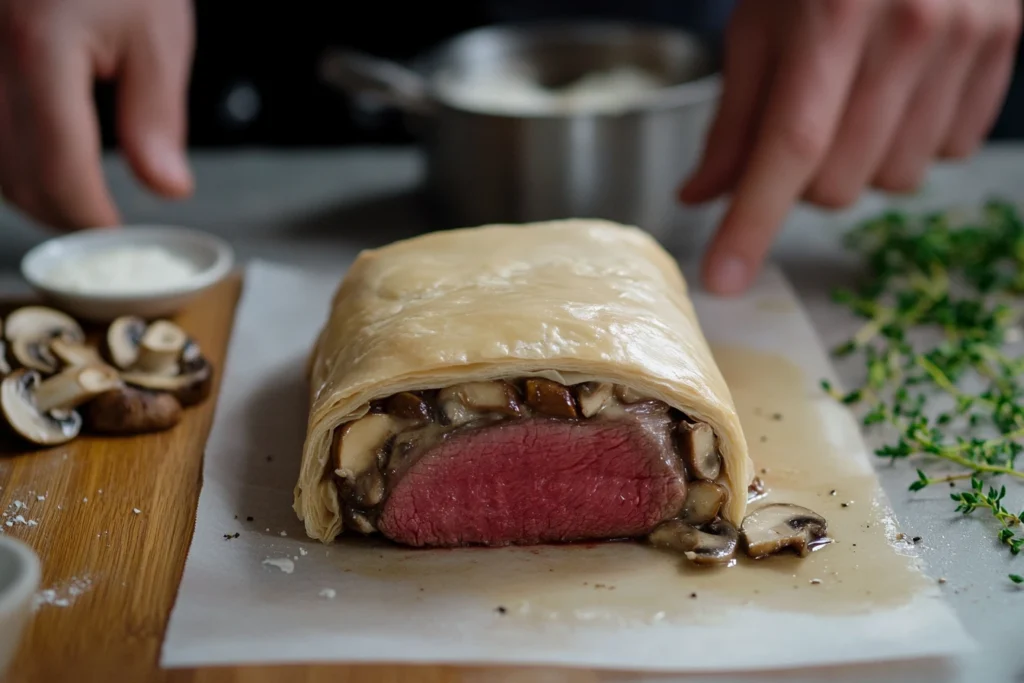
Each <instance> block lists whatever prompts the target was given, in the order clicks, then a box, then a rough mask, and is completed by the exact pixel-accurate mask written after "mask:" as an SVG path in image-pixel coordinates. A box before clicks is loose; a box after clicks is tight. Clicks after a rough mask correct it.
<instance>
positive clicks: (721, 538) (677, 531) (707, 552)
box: [647, 519, 738, 565]
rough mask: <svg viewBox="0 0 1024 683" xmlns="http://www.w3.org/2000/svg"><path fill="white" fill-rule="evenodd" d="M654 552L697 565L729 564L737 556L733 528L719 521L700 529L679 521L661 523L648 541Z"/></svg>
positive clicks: (735, 536)
mask: <svg viewBox="0 0 1024 683" xmlns="http://www.w3.org/2000/svg"><path fill="white" fill-rule="evenodd" d="M647 540H648V542H650V544H651V545H653V546H654V547H656V548H664V549H665V550H674V551H676V552H680V553H682V554H683V555H684V556H686V559H688V560H690V561H691V562H693V563H694V564H697V565H721V564H729V563H730V562H732V561H733V559H734V558H735V556H736V545H737V542H738V534H737V533H736V527H734V526H733V525H732V524H729V522H726V521H725V520H722V519H716V520H714V521H713V522H710V523H708V524H705V525H703V526H701V527H699V528H698V527H695V526H691V525H689V524H687V523H685V522H683V521H681V520H678V519H672V520H669V521H667V522H662V523H661V524H659V525H658V526H657V527H655V529H654V531H652V532H651V533H650V535H649V536H648V537H647Z"/></svg>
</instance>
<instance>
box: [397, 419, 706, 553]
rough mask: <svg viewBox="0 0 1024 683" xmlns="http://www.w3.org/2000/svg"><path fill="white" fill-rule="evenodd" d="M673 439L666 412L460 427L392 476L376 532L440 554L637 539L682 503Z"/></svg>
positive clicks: (683, 488) (680, 475)
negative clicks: (641, 416) (643, 416)
mask: <svg viewBox="0 0 1024 683" xmlns="http://www.w3.org/2000/svg"><path fill="white" fill-rule="evenodd" d="M671 433H672V423H671V421H670V420H669V418H668V417H667V416H664V415H663V416H660V417H656V418H649V419H644V420H599V421H570V420H557V419H547V418H537V417H535V418H528V419H516V420H507V421H503V422H498V423H494V424H490V425H485V426H479V427H471V428H466V429H461V430H458V431H456V432H453V433H452V434H450V435H449V436H448V437H447V438H446V439H444V440H443V441H441V442H439V443H436V444H434V445H433V446H432V447H430V448H429V450H427V451H426V452H425V453H422V454H421V455H420V456H419V457H417V458H415V460H414V461H413V462H412V463H411V464H410V465H409V466H408V467H407V468H403V470H402V471H400V472H395V473H394V474H395V476H394V477H392V478H391V481H390V482H389V488H390V492H389V495H388V497H387V499H386V501H385V503H384V507H383V509H382V510H381V514H380V517H379V519H378V528H379V530H380V531H381V533H383V534H384V535H385V536H387V537H388V538H390V539H392V540H393V541H396V542H398V543H403V544H407V545H412V546H442V547H444V546H448V547H450V546H462V545H488V546H501V545H513V544H515V545H527V544H537V543H551V542H566V541H582V540H597V539H612V538H625V537H634V536H641V535H644V534H646V533H648V532H650V531H651V529H653V528H654V527H655V526H656V525H657V524H658V523H659V522H662V521H664V520H666V519H670V518H672V517H674V516H675V515H677V514H678V513H679V511H680V509H681V508H682V506H683V503H684V502H685V498H686V483H685V478H684V474H683V471H682V467H681V465H680V464H679V458H678V456H677V455H676V454H675V452H674V449H673V445H672V436H671Z"/></svg>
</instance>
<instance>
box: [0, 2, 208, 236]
mask: <svg viewBox="0 0 1024 683" xmlns="http://www.w3.org/2000/svg"><path fill="white" fill-rule="evenodd" d="M192 21H193V20H192V3H191V0H76V1H75V2H64V1H62V0H0V192H2V194H3V197H4V199H5V200H6V201H9V202H11V203H12V204H15V205H16V206H18V207H19V208H20V209H21V210H23V211H25V212H26V213H28V214H29V215H31V216H32V217H33V218H35V219H37V220H39V221H41V222H44V223H48V224H50V225H52V226H54V227H59V228H65V229H74V228H86V227H93V226H102V225H114V224H116V223H117V222H118V220H119V217H118V212H117V209H116V208H115V206H114V202H113V200H112V199H111V197H110V193H109V191H108V189H107V186H106V182H105V180H104V177H103V169H102V167H101V165H100V158H101V144H100V132H99V124H98V121H97V115H96V110H95V107H94V101H93V84H94V81H95V80H96V79H104V80H107V79H113V80H116V81H117V135H118V140H119V143H120V145H121V148H122V149H123V151H124V154H125V156H126V157H127V159H128V162H129V164H130V165H131V167H132V169H133V170H134V172H135V174H136V176H138V177H139V179H141V180H142V181H143V182H144V183H145V184H146V185H148V186H149V187H150V188H151V189H153V190H154V191H156V192H158V193H160V194H162V195H164V196H167V197H183V196H186V195H188V194H189V193H190V192H191V190H192V176H191V173H190V171H189V168H188V165H187V162H186V160H185V155H184V143H185V128H186V121H187V117H186V90H187V86H188V75H189V71H190V68H191V61H192V45H193V25H192Z"/></svg>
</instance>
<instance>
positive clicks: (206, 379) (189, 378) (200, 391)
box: [121, 356, 213, 406]
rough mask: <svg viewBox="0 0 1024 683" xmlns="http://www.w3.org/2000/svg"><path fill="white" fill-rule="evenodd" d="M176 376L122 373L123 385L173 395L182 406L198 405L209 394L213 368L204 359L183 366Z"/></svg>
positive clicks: (200, 357)
mask: <svg viewBox="0 0 1024 683" xmlns="http://www.w3.org/2000/svg"><path fill="white" fill-rule="evenodd" d="M181 370H182V372H181V374H177V375H152V374H149V373H145V372H122V373H121V379H123V380H124V381H125V383H127V384H130V385H132V386H134V387H139V388H140V389H149V390H150V391H162V392H166V393H170V394H174V396H175V398H177V399H178V400H179V401H180V402H181V404H182V405H183V406H190V405H195V404H196V403H199V402H200V401H202V400H203V399H204V398H206V397H207V396H208V395H209V394H210V389H211V388H212V386H213V366H211V365H210V363H209V361H207V360H206V359H205V358H204V357H202V356H199V359H198V360H197V361H194V362H192V363H189V364H185V365H183V366H182V368H181Z"/></svg>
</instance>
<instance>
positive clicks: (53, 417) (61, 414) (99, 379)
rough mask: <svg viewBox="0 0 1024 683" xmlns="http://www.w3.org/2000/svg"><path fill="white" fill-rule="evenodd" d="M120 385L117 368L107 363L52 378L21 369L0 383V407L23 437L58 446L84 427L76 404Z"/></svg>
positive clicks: (67, 371) (73, 370)
mask: <svg viewBox="0 0 1024 683" xmlns="http://www.w3.org/2000/svg"><path fill="white" fill-rule="evenodd" d="M120 386H121V380H120V379H119V378H118V376H117V372H116V371H114V370H113V369H112V368H108V367H106V366H100V367H89V366H83V367H76V368H69V369H68V370H65V371H63V372H61V373H60V374H57V375H54V376H53V377H50V378H49V379H42V377H41V376H40V375H39V373H38V372H36V371H34V370H17V371H15V372H14V373H12V374H11V375H9V376H8V377H7V378H6V379H4V380H3V382H2V383H0V409H2V411H3V414H4V417H6V419H7V422H8V424H9V425H10V426H11V428H12V429H13V430H14V431H15V432H17V433H18V434H19V435H21V436H22V437H23V438H25V439H26V440H28V441H31V442H32V443H36V444H39V445H44V446H54V445H57V444H62V443H66V442H68V441H70V440H72V439H73V438H75V437H76V436H78V433H79V431H81V428H82V416H81V415H79V413H78V412H77V411H76V410H75V408H77V407H78V406H80V405H82V404H83V403H85V402H87V401H89V400H90V399H92V398H94V397H96V396H98V395H100V394H102V393H104V392H107V391H110V390H112V389H116V388H118V387H120Z"/></svg>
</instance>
